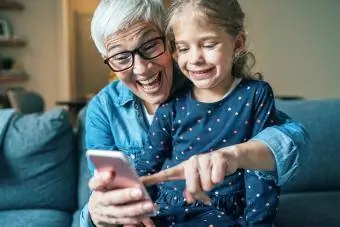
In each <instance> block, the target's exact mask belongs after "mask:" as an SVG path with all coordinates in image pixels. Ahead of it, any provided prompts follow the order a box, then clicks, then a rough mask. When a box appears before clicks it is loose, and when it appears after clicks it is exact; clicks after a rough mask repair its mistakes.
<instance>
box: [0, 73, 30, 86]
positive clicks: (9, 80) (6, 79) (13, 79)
mask: <svg viewBox="0 0 340 227" xmlns="http://www.w3.org/2000/svg"><path fill="white" fill-rule="evenodd" d="M27 80H28V76H27V75H26V74H22V75H15V76H1V75H0V84H13V83H23V82H26V81H27Z"/></svg>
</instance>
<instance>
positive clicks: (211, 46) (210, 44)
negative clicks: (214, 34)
mask: <svg viewBox="0 0 340 227" xmlns="http://www.w3.org/2000/svg"><path fill="white" fill-rule="evenodd" d="M216 45H217V43H206V44H204V45H203V47H204V48H214V47H215V46H216Z"/></svg>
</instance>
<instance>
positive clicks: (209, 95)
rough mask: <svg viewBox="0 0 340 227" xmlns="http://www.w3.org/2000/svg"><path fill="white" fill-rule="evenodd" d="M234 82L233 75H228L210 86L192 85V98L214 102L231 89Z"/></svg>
mask: <svg viewBox="0 0 340 227" xmlns="http://www.w3.org/2000/svg"><path fill="white" fill-rule="evenodd" d="M233 82H234V77H230V78H228V79H226V80H223V81H221V82H220V83H219V84H218V85H217V86H215V87H212V88H206V89H205V88H197V87H196V86H193V88H192V93H193V96H194V98H195V99H196V100H197V101H199V102H205V103H214V102H218V101H220V100H221V99H223V98H224V96H225V95H226V94H227V92H228V91H229V90H230V89H231V86H232V84H233Z"/></svg>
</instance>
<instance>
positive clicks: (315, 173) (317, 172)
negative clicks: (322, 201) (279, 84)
mask: <svg viewBox="0 0 340 227" xmlns="http://www.w3.org/2000/svg"><path fill="white" fill-rule="evenodd" d="M276 104H277V108H278V109H280V110H282V111H284V112H285V113H287V114H288V115H289V116H290V117H292V118H293V119H294V120H297V121H299V122H301V123H302V124H303V125H304V126H305V128H306V130H307V132H308V133H309V135H310V138H311V141H312V148H311V150H303V149H302V150H301V151H302V152H307V153H300V157H301V159H300V161H301V162H302V163H301V166H300V167H299V168H298V170H297V173H296V175H295V176H294V177H293V178H292V179H291V180H290V181H289V182H288V183H287V184H286V185H284V187H283V192H306V191H339V190H340V180H339V179H340V165H339V163H340V153H339V152H340V127H339V125H340V117H339V116H340V99H337V100H331V99H330V100H302V101H277V102H276ZM306 157H308V158H306Z"/></svg>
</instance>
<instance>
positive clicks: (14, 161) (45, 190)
mask: <svg viewBox="0 0 340 227" xmlns="http://www.w3.org/2000/svg"><path fill="white" fill-rule="evenodd" d="M74 143H75V141H74V134H73V129H72V124H71V120H70V116H69V115H68V113H67V112H66V111H64V110H62V109H53V110H50V111H48V112H45V113H43V114H29V115H23V114H19V113H16V114H15V116H13V117H12V119H11V121H10V122H9V125H8V128H7V132H6V134H5V136H4V138H3V141H2V147H1V149H0V210H8V209H39V208H44V209H45V208H46V209H59V210H63V211H74V210H75V209H76V203H77V168H78V162H77V156H76V153H75V152H74Z"/></svg>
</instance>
